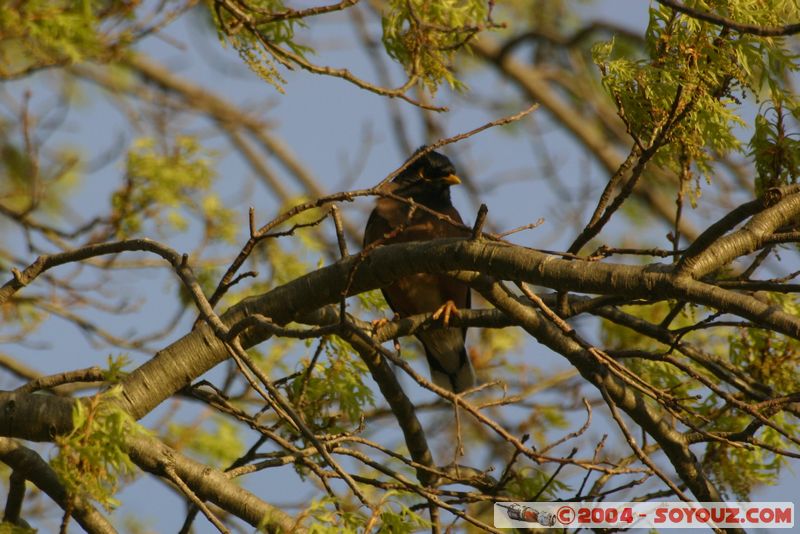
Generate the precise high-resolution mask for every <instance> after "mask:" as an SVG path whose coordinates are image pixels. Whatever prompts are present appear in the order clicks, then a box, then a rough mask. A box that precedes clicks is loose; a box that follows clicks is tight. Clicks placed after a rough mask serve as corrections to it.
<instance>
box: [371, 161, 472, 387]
mask: <svg viewBox="0 0 800 534" xmlns="http://www.w3.org/2000/svg"><path fill="white" fill-rule="evenodd" d="M423 148H424V147H423ZM419 150H422V148H420V149H419ZM419 150H418V152H419ZM460 183H461V180H460V179H459V178H458V176H457V175H456V171H455V168H454V167H453V164H452V163H451V162H450V160H449V159H447V157H445V156H443V155H442V154H439V153H438V152H428V153H427V154H425V155H423V156H421V157H420V158H419V159H417V160H416V161H414V162H413V163H412V164H411V165H410V166H409V167H408V168H407V169H406V170H404V171H403V172H402V173H400V174H399V175H397V177H396V178H395V179H394V180H392V182H390V183H389V184H387V186H386V191H387V192H390V193H393V194H395V195H397V196H400V197H403V198H409V199H412V200H414V202H416V203H418V204H421V205H423V206H425V207H428V208H430V209H432V210H435V211H437V212H439V213H441V214H443V215H447V216H448V217H450V218H451V219H453V220H454V221H456V222H459V223H460V222H462V220H461V216H460V215H459V214H458V211H456V209H455V208H454V207H453V203H452V202H451V201H450V186H452V185H457V184H460ZM409 212H410V206H409V205H408V204H407V203H404V202H402V201H399V200H395V199H391V198H385V197H382V198H379V199H378V201H377V203H376V206H375V209H374V210H373V211H372V214H371V215H370V217H369V220H368V221H367V227H366V229H365V231H364V247H367V246H368V245H370V244H373V243H377V244H390V243H404V242H408V241H427V240H430V239H437V238H443V237H465V236H467V235H469V233H468V232H466V231H465V230H462V229H459V228H456V227H455V226H453V225H452V224H449V223H448V222H446V221H442V220H440V219H438V218H436V217H435V216H434V215H432V214H430V213H428V212H426V211H424V210H421V209H416V210H414V213H413V214H412V215H411V217H410V218H409ZM383 296H384V298H385V299H386V302H387V303H388V304H389V307H390V308H392V310H394V312H395V313H396V314H398V315H399V316H400V317H407V316H409V315H415V314H419V313H433V314H434V319H438V318H439V317H442V318H443V321H444V325H445V326H447V323H448V321H449V319H450V315H451V313H455V314H458V310H459V309H467V308H469V307H470V289H469V286H468V285H466V284H464V283H462V282H459V281H458V280H455V279H453V278H450V277H448V276H443V275H436V274H427V273H420V274H415V275H412V276H408V277H406V278H401V279H400V280H397V281H395V282H394V283H393V284H391V285H389V286H387V287H385V288H383ZM466 335H467V329H466V328H449V327H446V328H441V329H431V330H425V331H422V332H419V333H418V334H416V337H417V339H419V340H420V341H421V342H422V346H423V347H424V348H425V355H426V356H427V358H428V365H429V366H430V370H431V379H432V380H433V382H434V383H435V384H436V385H438V386H440V387H443V388H445V389H448V390H450V391H453V392H455V393H460V392H462V391H465V390H467V389H469V388H471V387H473V386H474V385H475V371H474V369H473V368H472V363H471V362H470V360H469V356H467V351H466V348H465V347H464V340H465V338H466Z"/></svg>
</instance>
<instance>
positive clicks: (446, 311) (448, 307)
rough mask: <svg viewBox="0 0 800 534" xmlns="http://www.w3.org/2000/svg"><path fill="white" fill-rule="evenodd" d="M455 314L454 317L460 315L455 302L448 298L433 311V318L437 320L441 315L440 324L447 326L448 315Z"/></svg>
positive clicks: (448, 321)
mask: <svg viewBox="0 0 800 534" xmlns="http://www.w3.org/2000/svg"><path fill="white" fill-rule="evenodd" d="M451 315H455V316H456V317H461V312H460V311H458V308H457V307H456V303H455V302H453V301H452V300H448V301H447V302H445V303H444V304H442V305H441V306H440V307H439V309H438V310H436V311H435V312H433V320H434V321H437V320H439V317H442V324H443V325H444V326H448V325H449V324H450V316H451Z"/></svg>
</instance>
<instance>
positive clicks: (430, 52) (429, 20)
mask: <svg viewBox="0 0 800 534" xmlns="http://www.w3.org/2000/svg"><path fill="white" fill-rule="evenodd" d="M489 9H490V8H489V4H488V3H487V2H484V1H481V0H444V1H441V2H427V1H424V0H412V1H407V0H389V2H388V5H387V9H386V11H385V12H384V14H383V44H384V46H385V47H386V51H387V52H388V54H389V55H390V56H391V57H392V58H394V59H395V60H397V61H398V62H399V63H400V64H401V65H403V67H404V68H405V70H406V73H407V74H408V76H409V78H410V79H417V78H419V79H420V80H421V82H422V84H423V85H424V86H425V87H426V88H427V89H429V90H431V91H432V92H435V91H436V88H437V87H438V86H439V84H441V83H442V82H446V83H447V84H448V85H450V87H454V88H460V87H463V84H462V83H461V82H460V81H459V80H458V78H456V76H455V75H454V74H453V72H452V64H453V61H454V58H455V53H456V51H458V49H459V48H461V47H462V46H463V45H464V44H465V43H466V42H468V41H469V39H470V38H472V37H473V35H475V34H476V33H477V32H478V31H479V30H480V28H482V27H483V25H485V24H486V23H487V20H488V17H489V14H490V13H489Z"/></svg>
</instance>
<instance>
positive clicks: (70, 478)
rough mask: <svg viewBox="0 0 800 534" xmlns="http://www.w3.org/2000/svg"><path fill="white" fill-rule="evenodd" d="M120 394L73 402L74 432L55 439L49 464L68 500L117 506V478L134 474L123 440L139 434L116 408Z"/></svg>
mask: <svg viewBox="0 0 800 534" xmlns="http://www.w3.org/2000/svg"><path fill="white" fill-rule="evenodd" d="M121 391H122V390H121V388H120V387H114V388H112V389H110V390H108V391H107V392H105V393H98V394H97V395H94V396H92V397H91V398H89V399H88V401H87V402H86V403H83V402H76V403H75V408H74V410H73V413H72V423H73V430H72V432H70V433H69V434H67V435H64V436H58V437H56V439H55V443H56V445H57V446H58V448H59V450H58V454H57V455H56V456H55V457H54V458H52V459H51V460H50V464H51V465H52V467H53V470H54V471H55V472H56V474H57V475H58V477H59V479H60V480H61V482H62V484H64V487H65V489H66V490H67V493H68V495H70V497H72V498H75V497H81V498H90V499H93V500H95V501H97V502H98V503H100V504H101V505H103V506H104V507H105V508H106V509H111V508H114V507H116V506H117V505H119V502H118V501H117V500H116V499H115V498H114V494H115V493H116V492H117V489H118V487H119V483H120V478H121V477H124V476H131V475H132V474H133V473H134V470H135V467H134V465H133V463H132V462H131V460H130V458H129V457H128V455H127V453H126V452H125V438H126V436H128V435H129V434H130V433H131V432H139V431H142V430H141V428H140V427H138V426H137V425H136V423H135V421H133V419H132V418H131V416H130V415H129V414H128V413H127V412H125V411H124V410H122V409H120V408H119V406H118V405H117V404H116V402H115V399H116V398H117V397H118V396H119V395H120V393H121Z"/></svg>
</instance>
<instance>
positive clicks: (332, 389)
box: [291, 336, 375, 432]
mask: <svg viewBox="0 0 800 534" xmlns="http://www.w3.org/2000/svg"><path fill="white" fill-rule="evenodd" d="M323 350H324V352H325V354H326V356H327V358H326V359H325V361H324V362H322V363H320V364H317V365H316V366H314V367H313V368H311V367H310V362H307V361H306V362H303V364H302V365H303V367H302V368H301V369H300V372H299V373H298V376H297V378H295V379H294V381H293V382H292V385H291V396H292V399H293V400H294V402H295V403H296V404H297V406H298V407H299V408H300V409H301V410H302V411H303V414H304V415H305V418H306V421H307V422H308V424H309V425H310V426H313V427H315V428H328V429H330V431H332V432H342V431H347V430H351V429H352V428H353V426H355V425H358V424H360V422H361V414H362V413H363V411H364V408H365V407H367V406H374V405H375V400H374V397H373V392H372V390H371V389H370V388H369V387H367V386H366V385H365V384H364V376H365V374H366V373H367V367H366V364H364V362H363V361H361V359H359V358H358V357H356V356H355V355H354V354H353V351H352V349H351V348H350V346H349V345H348V344H347V343H345V342H344V341H342V340H341V338H339V337H338V336H331V337H330V338H328V339H327V342H325V343H324V345H323Z"/></svg>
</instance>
